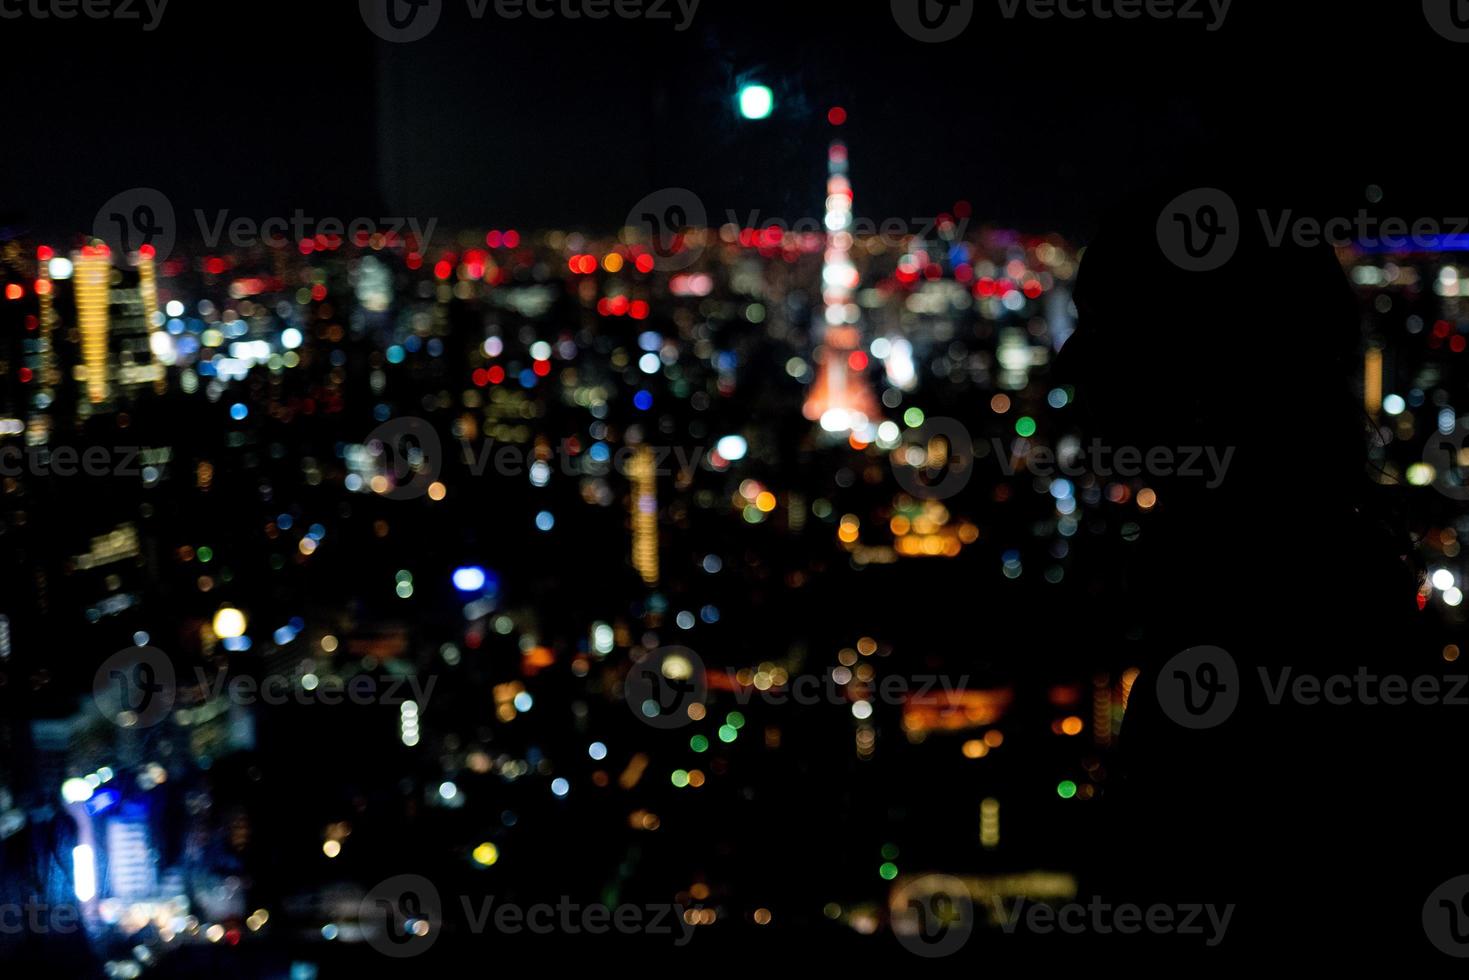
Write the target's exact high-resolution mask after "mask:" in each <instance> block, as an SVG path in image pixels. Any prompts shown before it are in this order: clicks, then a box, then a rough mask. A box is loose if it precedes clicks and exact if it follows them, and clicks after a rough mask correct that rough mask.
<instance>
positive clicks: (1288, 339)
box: [1057, 187, 1469, 962]
mask: <svg viewBox="0 0 1469 980" xmlns="http://www.w3.org/2000/svg"><path fill="white" fill-rule="evenodd" d="M1184 189H1185V188H1183V187H1177V188H1172V189H1169V190H1168V191H1167V192H1165V193H1159V194H1157V195H1154V196H1149V197H1146V198H1144V199H1143V200H1141V201H1135V202H1133V203H1132V204H1131V205H1130V206H1129V207H1128V208H1127V209H1126V210H1125V211H1123V212H1122V213H1121V214H1119V215H1118V217H1117V218H1116V219H1115V220H1113V221H1110V222H1108V223H1104V224H1103V225H1102V231H1101V233H1100V234H1099V235H1098V236H1097V238H1096V240H1095V241H1094V243H1093V244H1091V245H1090V246H1089V247H1088V248H1087V250H1086V252H1085V254H1084V256H1083V258H1082V263H1081V271H1080V274H1079V278H1078V283H1077V291H1076V305H1077V310H1078V314H1079V316H1078V329H1077V332H1076V333H1075V335H1074V336H1073V337H1072V338H1071V339H1070V340H1069V342H1068V343H1067V345H1066V347H1065V349H1064V350H1063V352H1062V354H1061V357H1060V361H1059V363H1058V365H1057V371H1058V374H1060V375H1061V376H1062V378H1063V380H1064V381H1066V382H1068V383H1070V384H1071V385H1073V386H1074V388H1075V400H1074V405H1075V409H1076V412H1077V414H1078V418H1079V425H1080V427H1081V429H1082V430H1083V436H1084V439H1085V440H1087V441H1090V440H1093V439H1095V440H1100V441H1101V442H1102V443H1103V444H1104V445H1106V446H1108V447H1110V448H1112V449H1114V450H1115V449H1118V448H1121V447H1125V446H1126V447H1137V448H1138V449H1140V450H1141V452H1142V453H1143V456H1144V458H1146V455H1147V451H1148V450H1149V449H1150V448H1152V447H1166V448H1169V449H1172V450H1175V451H1177V450H1182V449H1187V448H1189V447H1212V448H1214V449H1215V451H1216V456H1217V458H1226V453H1227V454H1229V455H1228V456H1227V458H1228V460H1229V465H1228V468H1227V470H1226V472H1225V474H1224V479H1223V481H1222V483H1220V484H1219V485H1218V486H1215V487H1212V488H1211V487H1209V486H1208V485H1207V484H1208V482H1209V481H1208V480H1206V479H1203V478H1200V477H1197V476H1193V475H1190V474H1187V473H1182V474H1180V473H1174V474H1165V473H1153V474H1150V475H1149V477H1148V484H1149V486H1150V488H1151V489H1153V490H1154V491H1155V492H1156V494H1157V504H1156V506H1155V507H1154V508H1153V511H1152V513H1151V514H1150V515H1149V516H1148V518H1147V519H1146V520H1145V521H1143V522H1142V532H1141V535H1140V538H1139V540H1138V541H1137V543H1136V545H1135V548H1134V550H1133V552H1132V559H1131V562H1130V564H1129V567H1128V568H1127V569H1126V570H1125V574H1126V588H1127V594H1128V595H1129V597H1130V602H1131V606H1132V607H1131V609H1130V615H1131V617H1132V619H1133V623H1134V626H1135V630H1134V632H1135V634H1136V635H1140V636H1141V644H1140V646H1141V650H1140V651H1139V656H1140V657H1141V660H1142V663H1141V667H1142V668H1143V669H1142V673H1141V675H1140V676H1139V678H1138V680H1137V682H1136V684H1135V685H1134V686H1133V688H1132V691H1131V696H1130V700H1129V703H1128V706H1127V711H1126V717H1125V721H1124V724H1123V729H1122V734H1121V751H1122V758H1123V761H1124V766H1123V772H1122V773H1121V774H1120V779H1118V780H1116V781H1115V784H1116V785H1115V786H1114V791H1113V792H1111V794H1110V795H1109V802H1110V804H1111V805H1112V806H1113V808H1114V811H1113V812H1114V815H1115V817H1116V818H1117V819H1116V828H1117V829H1116V836H1115V837H1114V838H1113V842H1112V845H1113V847H1114V851H1113V853H1114V854H1115V855H1116V856H1117V857H1118V858H1119V859H1120V862H1119V866H1117V867H1116V868H1114V869H1113V871H1114V873H1113V874H1110V875H1104V876H1103V877H1102V879H1101V883H1100V884H1099V885H1098V888H1099V889H1100V890H1110V891H1111V892H1112V893H1113V894H1114V895H1125V896H1128V897H1130V898H1131V899H1133V900H1136V901H1141V902H1144V903H1148V902H1170V901H1171V902H1203V903H1218V904H1220V905H1223V904H1226V903H1236V904H1237V909H1236V911H1235V914H1234V917H1233V920H1232V922H1231V925H1230V930H1229V934H1228V935H1227V937H1226V939H1225V942H1224V943H1223V944H1222V945H1221V946H1220V947H1219V948H1218V949H1217V950H1215V949H1206V948H1204V947H1203V946H1202V944H1200V943H1195V944H1194V945H1193V946H1192V947H1188V948H1190V949H1191V950H1192V951H1196V952H1197V954H1198V955H1199V956H1200V957H1201V958H1208V957H1216V956H1220V955H1225V956H1228V955H1229V954H1230V953H1236V954H1243V956H1244V958H1246V959H1253V958H1254V957H1257V956H1260V955H1262V954H1263V953H1264V952H1265V951H1266V950H1270V949H1276V948H1280V947H1284V951H1286V952H1296V953H1300V954H1303V955H1312V956H1331V955H1333V954H1344V955H1349V956H1359V955H1363V954H1370V953H1371V952H1383V953H1391V954H1393V955H1408V956H1414V955H1420V954H1421V955H1424V956H1428V957H1440V958H1441V957H1442V954H1440V953H1438V952H1437V951H1436V950H1434V949H1433V948H1432V947H1431V945H1429V944H1428V942H1427V940H1426V939H1425V937H1424V929H1423V926H1422V924H1421V921H1420V920H1421V915H1422V909H1423V903H1424V901H1425V900H1426V899H1427V898H1428V896H1429V894H1430V893H1431V892H1432V891H1433V889H1434V888H1435V886H1437V885H1438V884H1440V883H1441V882H1443V881H1444V880H1445V879H1446V878H1449V877H1451V876H1452V875H1453V874H1457V873H1465V872H1469V863H1465V862H1464V860H1463V855H1461V854H1455V853H1448V852H1445V851H1444V850H1443V848H1444V846H1445V845H1444V841H1446V840H1448V839H1449V835H1448V833H1447V830H1448V828H1447V826H1446V825H1445V823H1442V822H1446V821H1447V820H1448V819H1449V814H1448V808H1446V807H1444V806H1442V805H1440V804H1439V803H1438V801H1440V800H1442V799H1443V798H1444V797H1443V790H1442V788H1441V787H1442V783H1443V781H1445V780H1453V779H1455V778H1456V777H1455V776H1454V775H1453V774H1452V773H1453V769H1442V770H1439V769H1438V768H1437V766H1438V765H1440V764H1441V763H1438V762H1435V761H1434V760H1436V759H1439V760H1441V759H1444V758H1445V757H1446V756H1447V751H1446V745H1445V742H1444V738H1443V736H1442V735H1441V734H1440V733H1441V732H1442V731H1444V730H1445V729H1446V728H1447V727H1448V724H1449V719H1448V717H1447V715H1446V713H1453V712H1461V711H1463V710H1464V709H1456V708H1453V707H1444V706H1418V705H1415V704H1413V701H1412V698H1411V697H1409V698H1408V703H1406V704H1403V705H1388V704H1382V703H1378V704H1372V703H1368V701H1369V700H1370V699H1371V698H1372V695H1373V694H1374V693H1375V689H1374V686H1373V682H1371V681H1370V680H1369V681H1367V682H1365V683H1364V682H1362V681H1360V680H1359V679H1358V678H1359V674H1360V673H1362V671H1361V669H1362V668H1365V669H1366V670H1365V674H1366V675H1367V676H1368V677H1374V676H1375V677H1382V676H1383V675H1387V674H1396V675H1402V676H1404V677H1406V678H1409V679H1410V680H1411V679H1412V678H1414V677H1417V676H1421V675H1432V674H1440V673H1442V670H1443V667H1444V665H1443V662H1442V658H1441V657H1438V656H1437V655H1436V651H1432V650H1429V649H1427V648H1426V646H1427V645H1426V644H1425V643H1423V642H1421V641H1415V639H1414V637H1415V634H1416V632H1417V631H1418V627H1419V620H1420V619H1421V617H1420V616H1419V614H1418V605H1417V603H1416V601H1415V598H1416V593H1417V589H1418V580H1417V578H1416V571H1415V569H1414V566H1413V563H1412V561H1411V559H1410V555H1409V542H1408V541H1407V539H1406V536H1405V535H1399V534H1396V533H1393V532H1392V531H1390V530H1389V528H1390V527H1391V523H1390V522H1389V521H1387V520H1386V519H1385V518H1384V516H1383V515H1384V513H1385V511H1384V509H1383V508H1381V506H1380V498H1381V495H1382V494H1383V493H1384V492H1385V491H1384V489H1383V488H1382V487H1380V486H1378V485H1377V483H1376V482H1375V481H1374V480H1373V479H1372V478H1371V476H1370V474H1369V469H1368V465H1367V454H1366V449H1367V441H1366V440H1367V439H1368V437H1369V430H1370V425H1369V419H1368V416H1367V413H1366V411H1365V409H1364V408H1363V407H1362V405H1361V402H1360V400H1359V398H1358V397H1357V396H1356V395H1354V392H1353V379H1354V378H1356V377H1359V376H1360V374H1359V371H1360V369H1359V368H1358V366H1357V365H1358V364H1360V359H1359V358H1360V350H1361V346H1362V341H1363V336H1362V327H1361V324H1362V314H1361V313H1360V312H1359V310H1358V305H1357V301H1356V298H1355V296H1354V295H1353V293H1352V290H1351V287H1350V285H1349V283H1348V281H1347V278H1346V276H1345V274H1344V272H1343V270H1342V267H1341V265H1340V263H1339V261H1338V260H1337V257H1336V255H1335V254H1334V253H1333V252H1332V250H1331V249H1329V248H1326V247H1319V248H1312V247H1303V246H1302V245H1299V244H1296V243H1292V242H1291V241H1289V240H1288V239H1287V240H1285V241H1283V242H1280V243H1278V244H1277V243H1275V242H1273V241H1271V240H1270V236H1269V235H1267V233H1266V226H1265V225H1264V224H1262V221H1261V219H1260V217H1259V214H1260V209H1261V208H1267V209H1268V205H1267V204H1265V203H1262V202H1261V200H1260V198H1259V196H1258V195H1257V194H1252V193H1249V192H1245V191H1241V190H1238V189H1235V190H1233V191H1232V192H1231V193H1230V194H1229V195H1228V198H1227V199H1222V198H1220V196H1219V195H1217V194H1212V193H1210V194H1205V195H1203V196H1199V195H1193V196H1191V197H1186V198H1183V199H1182V201H1183V207H1184V208H1185V210H1184V212H1183V213H1182V214H1170V213H1169V211H1170V207H1172V208H1173V209H1174V210H1177V206H1171V205H1170V204H1169V202H1172V201H1178V200H1180V198H1178V196H1177V195H1178V194H1179V192H1180V191H1182V190H1184ZM1231 206H1232V207H1231ZM1201 209H1202V210H1201ZM1271 213H1272V214H1273V213H1275V212H1271ZM1170 221H1174V222H1176V225H1175V228H1176V230H1175V232H1174V233H1172V234H1170V233H1169V231H1168V222H1170ZM1205 232H1209V233H1211V234H1212V235H1213V236H1214V238H1215V239H1216V240H1217V241H1216V244H1215V247H1217V248H1222V249H1224V250H1225V252H1228V250H1230V249H1232V250H1233V251H1232V253H1229V254H1228V256H1227V258H1226V260H1225V261H1223V262H1222V264H1219V263H1217V262H1215V261H1213V260H1214V259H1217V258H1219V257H1220V256H1221V255H1223V254H1225V252H1214V253H1213V254H1212V255H1211V254H1210V252H1209V248H1210V245H1209V244H1208V237H1207V236H1206V235H1205ZM1220 243H1222V244H1220ZM1211 265H1217V268H1208V266H1211ZM1181 456H1182V453H1178V454H1177V457H1176V458H1181ZM1199 647H1205V648H1210V649H1204V650H1194V648H1199ZM1214 648H1217V649H1214ZM1190 650H1194V652H1193V653H1192V654H1189V655H1187V656H1184V657H1181V658H1180V657H1179V656H1178V655H1180V654H1183V653H1184V652H1185V651H1190ZM1221 651H1222V653H1221ZM1287 671H1288V673H1287ZM1342 676H1345V677H1346V678H1349V679H1351V680H1350V681H1343V680H1341V679H1340V678H1341V677H1342ZM1303 677H1304V678H1306V680H1303V681H1302V680H1301V678H1303ZM1331 678H1338V679H1337V680H1331ZM1298 683H1299V684H1300V685H1301V686H1299V687H1297V686H1296V685H1297V684H1298ZM1282 684H1283V685H1284V687H1282ZM1321 684H1324V685H1325V689H1324V690H1318V685H1321ZM1364 690H1365V691H1366V692H1367V695H1366V696H1364V695H1363V694H1362V692H1363V691H1364ZM1313 692H1315V693H1314V694H1313ZM1277 700H1278V702H1279V703H1275V702H1276V701H1277ZM1311 701H1317V702H1319V703H1308V702H1311ZM1328 701H1331V702H1339V701H1345V702H1347V703H1328ZM1440 821H1442V822H1440ZM1436 822H1440V823H1437V825H1435V824H1436ZM1179 942H1180V943H1182V942H1183V941H1182V940H1179ZM1444 962H1449V961H1448V960H1447V959H1444Z"/></svg>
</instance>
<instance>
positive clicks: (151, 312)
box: [137, 245, 173, 395]
mask: <svg viewBox="0 0 1469 980" xmlns="http://www.w3.org/2000/svg"><path fill="white" fill-rule="evenodd" d="M156 255H157V252H156V250H155V249H154V248H153V246H152V245H144V246H143V247H142V248H140V249H138V255H137V264H138V294H139V296H140V297H141V299H142V301H143V320H144V322H145V323H146V324H147V325H148V330H149V333H148V346H149V348H150V349H151V350H152V351H153V355H154V356H155V357H160V358H161V357H162V356H163V355H164V354H165V353H166V352H167V351H170V350H172V349H173V341H172V340H171V339H170V338H169V336H168V331H166V330H164V329H163V324H164V320H163V316H162V315H161V314H160V313H159V311H158V275H157V272H156V271H155V269H154V267H153V260H154V257H155V256H156ZM164 387H165V375H164V373H163V371H162V369H161V366H160V369H159V371H158V376H157V377H156V378H155V379H154V381H153V390H154V391H156V392H158V393H159V394H160V395H161V394H163V391H164Z"/></svg>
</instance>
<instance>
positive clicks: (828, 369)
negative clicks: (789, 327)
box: [804, 141, 880, 442]
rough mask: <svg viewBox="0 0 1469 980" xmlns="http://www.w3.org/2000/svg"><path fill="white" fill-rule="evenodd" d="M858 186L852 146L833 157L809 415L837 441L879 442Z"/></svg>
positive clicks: (833, 150)
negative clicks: (855, 203) (857, 220)
mask: <svg viewBox="0 0 1469 980" xmlns="http://www.w3.org/2000/svg"><path fill="white" fill-rule="evenodd" d="M852 244H853V239H852V183H851V181H850V180H849V179H848V176H847V146H846V144H845V143H842V142H840V141H837V142H834V143H832V144H831V147H830V149H829V150H828V152H827V180H826V252H825V254H824V256H823V259H822V265H821V299H822V321H821V322H820V323H819V324H818V325H817V329H818V332H819V335H820V344H819V346H818V347H817V348H816V357H817V365H816V380H815V381H814V382H813V383H812V385H811V391H810V392H809V393H808V394H807V396H806V404H805V408H804V414H805V416H806V418H808V419H810V420H811V421H813V422H819V423H820V424H821V428H822V430H823V431H824V432H827V433H830V434H831V435H833V436H844V435H847V434H849V433H850V434H851V435H853V436H855V437H857V438H859V439H861V440H863V441H866V442H871V441H872V440H873V439H874V438H875V432H876V425H877V422H878V420H879V415H880V411H879V409H878V404H877V398H876V396H875V395H874V394H873V391H872V386H871V384H870V383H869V382H868V380H867V376H866V374H865V373H864V372H865V368H866V354H865V353H864V352H863V351H862V330H861V326H860V324H861V311H860V309H859V307H858V306H857V304H856V302H855V299H854V297H855V295H856V291H857V284H858V281H859V279H860V276H859V274H858V272H857V266H856V265H855V264H854V263H853V262H852Z"/></svg>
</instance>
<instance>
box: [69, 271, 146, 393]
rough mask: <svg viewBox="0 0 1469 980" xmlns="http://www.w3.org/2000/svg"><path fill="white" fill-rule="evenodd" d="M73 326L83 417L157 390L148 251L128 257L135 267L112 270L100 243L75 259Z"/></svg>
mask: <svg viewBox="0 0 1469 980" xmlns="http://www.w3.org/2000/svg"><path fill="white" fill-rule="evenodd" d="M75 258H76V261H75V271H74V273H73V278H74V280H75V287H76V307H77V325H78V327H79V328H80V332H81V342H82V357H81V360H82V368H83V371H82V374H84V375H85V378H86V382H85V384H86V394H85V398H84V400H83V411H84V413H89V412H94V411H97V410H99V409H103V408H106V407H108V406H110V405H111V404H112V402H113V401H114V400H115V399H116V398H118V397H120V396H128V395H131V394H133V393H134V392H136V391H137V390H138V389H140V388H145V387H148V388H152V389H154V390H155V391H160V392H161V391H162V390H163V383H164V377H165V375H164V369H163V364H162V363H161V362H160V361H159V360H158V358H157V352H158V350H159V342H160V340H162V341H163V347H164V348H165V349H166V348H167V347H168V346H169V345H168V344H167V334H164V333H160V334H159V336H157V337H155V336H154V334H155V333H156V332H159V331H160V328H161V326H162V318H161V317H160V316H159V315H158V280H157V272H156V269H155V266H154V255H153V252H152V250H151V249H149V248H146V247H145V248H144V249H143V250H142V251H140V252H137V253H134V255H133V260H134V262H135V263H136V268H135V269H123V268H114V267H113V265H112V252H111V250H110V249H108V248H107V246H106V245H103V244H100V243H98V244H96V245H92V246H88V247H86V248H83V249H82V250H81V251H80V252H78V253H77V255H76V257H75Z"/></svg>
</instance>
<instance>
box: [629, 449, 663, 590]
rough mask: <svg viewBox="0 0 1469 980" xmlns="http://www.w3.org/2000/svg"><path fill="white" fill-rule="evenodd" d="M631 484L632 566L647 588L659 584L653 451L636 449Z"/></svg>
mask: <svg viewBox="0 0 1469 980" xmlns="http://www.w3.org/2000/svg"><path fill="white" fill-rule="evenodd" d="M628 476H629V478H630V479H631V480H632V565H633V568H636V569H637V570H638V574H639V575H641V576H642V577H643V581H644V582H646V583H647V584H648V585H657V584H658V478H657V468H656V464H655V463H654V458H653V450H652V448H651V447H649V446H639V447H638V448H637V451H636V452H634V453H633V457H632V460H631V461H630V462H629V464H628Z"/></svg>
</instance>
